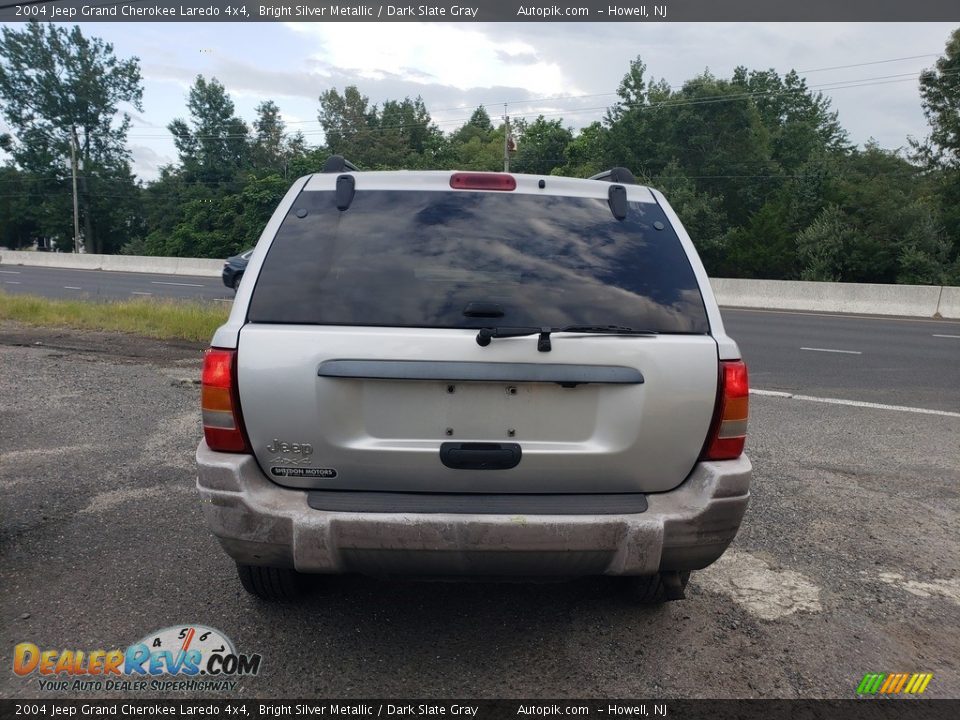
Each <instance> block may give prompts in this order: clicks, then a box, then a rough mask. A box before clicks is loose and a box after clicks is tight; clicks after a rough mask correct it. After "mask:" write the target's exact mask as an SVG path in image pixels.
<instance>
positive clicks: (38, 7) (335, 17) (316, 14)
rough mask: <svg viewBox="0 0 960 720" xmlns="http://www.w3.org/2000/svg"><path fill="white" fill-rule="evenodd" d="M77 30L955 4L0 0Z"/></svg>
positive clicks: (16, 11) (917, 9)
mask: <svg viewBox="0 0 960 720" xmlns="http://www.w3.org/2000/svg"><path fill="white" fill-rule="evenodd" d="M30 20H38V21H41V22H46V21H53V22H57V21H61V22H71V23H82V22H111V21H114V22H270V21H274V20H279V21H284V22H290V21H300V22H618V23H626V22H629V23H640V22H645V23H658V22H724V21H738V22H771V21H777V22H801V21H816V22H921V21H946V22H952V21H957V20H960V1H958V0H558V1H557V2H550V1H549V0H548V1H546V2H543V1H537V2H529V1H528V2H524V1H523V0H465V1H463V2H449V1H448V0H434V1H433V2H427V3H413V4H402V3H384V2H369V1H368V2H356V1H355V0H343V1H341V2H322V1H321V0H262V1H261V2H242V1H239V0H209V1H207V2H204V1H203V0H200V1H198V0H193V2H175V1H171V0H87V1H83V0H24V2H22V3H19V4H18V3H13V2H10V0H0V21H3V22H18V21H19V22H28V21H30Z"/></svg>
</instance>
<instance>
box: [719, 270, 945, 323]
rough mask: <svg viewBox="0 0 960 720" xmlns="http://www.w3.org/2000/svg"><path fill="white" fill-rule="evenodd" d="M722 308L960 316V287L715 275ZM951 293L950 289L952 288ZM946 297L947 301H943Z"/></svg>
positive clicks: (909, 315)
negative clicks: (752, 278) (757, 278)
mask: <svg viewBox="0 0 960 720" xmlns="http://www.w3.org/2000/svg"><path fill="white" fill-rule="evenodd" d="M710 284H711V286H712V287H713V292H714V294H715V295H716V297H717V302H718V303H719V304H720V305H721V306H726V307H739V308H763V309H768V310H810V311H815V312H837V313H854V314H863V315H902V316H907V317H937V316H938V313H939V316H940V317H944V318H960V304H958V300H960V288H951V287H944V288H941V287H940V286H939V285H879V284H870V283H828V282H803V281H794V280H740V279H732V278H711V280H710ZM948 291H949V292H948ZM943 296H946V297H947V299H948V302H947V303H946V304H945V303H944V302H943V299H942V298H943Z"/></svg>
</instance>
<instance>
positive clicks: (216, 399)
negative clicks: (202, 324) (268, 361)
mask: <svg viewBox="0 0 960 720" xmlns="http://www.w3.org/2000/svg"><path fill="white" fill-rule="evenodd" d="M236 362H237V351H236V350H223V349H220V348H210V349H209V350H207V351H206V353H204V355H203V373H202V374H201V376H200V409H201V412H202V415H203V437H204V439H205V440H206V441H207V445H208V446H209V447H210V449H211V450H217V451H219V452H236V453H249V452H250V443H249V442H248V441H247V433H246V431H245V430H244V428H243V418H242V417H241V415H240V395H239V393H237V366H236Z"/></svg>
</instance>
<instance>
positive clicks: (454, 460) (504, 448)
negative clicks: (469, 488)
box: [440, 442, 523, 470]
mask: <svg viewBox="0 0 960 720" xmlns="http://www.w3.org/2000/svg"><path fill="white" fill-rule="evenodd" d="M522 454H523V452H522V451H521V449H520V446H519V445H518V444H517V443H451V442H447V443H443V444H442V445H440V462H442V463H443V464H444V465H446V466H447V467H448V468H453V469H454V470H509V469H510V468H513V467H516V466H517V465H518V464H519V463H520V457H521V455H522Z"/></svg>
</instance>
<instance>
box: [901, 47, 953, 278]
mask: <svg viewBox="0 0 960 720" xmlns="http://www.w3.org/2000/svg"><path fill="white" fill-rule="evenodd" d="M920 98H921V102H922V105H923V113H924V115H925V116H926V118H927V121H928V122H929V123H930V128H931V132H930V136H929V137H928V138H927V139H926V140H925V141H923V142H917V141H914V142H912V143H911V144H912V146H913V148H914V151H915V158H916V159H918V160H919V161H920V162H921V163H922V164H923V165H924V166H925V167H926V168H927V169H928V170H929V171H930V177H929V178H928V180H929V183H930V185H931V190H932V194H933V197H934V199H935V202H936V203H937V206H938V210H939V215H940V218H941V222H942V223H943V226H944V228H945V231H946V234H947V236H948V238H949V239H950V241H951V242H952V245H953V250H952V252H951V259H952V261H954V262H957V261H960V28H958V29H957V30H954V31H953V33H952V34H951V35H950V38H949V39H948V40H947V46H946V49H945V52H944V54H943V56H942V57H940V58H939V59H938V60H937V62H936V65H935V66H934V67H933V68H932V69H930V70H928V71H926V72H924V73H922V74H921V76H920Z"/></svg>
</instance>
